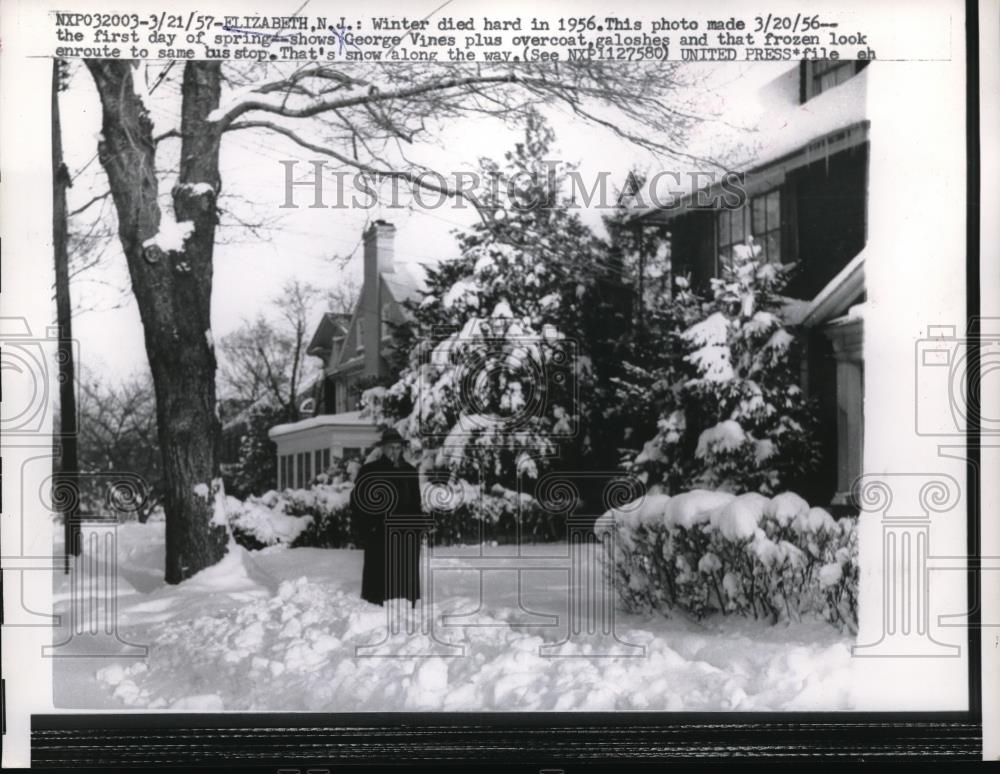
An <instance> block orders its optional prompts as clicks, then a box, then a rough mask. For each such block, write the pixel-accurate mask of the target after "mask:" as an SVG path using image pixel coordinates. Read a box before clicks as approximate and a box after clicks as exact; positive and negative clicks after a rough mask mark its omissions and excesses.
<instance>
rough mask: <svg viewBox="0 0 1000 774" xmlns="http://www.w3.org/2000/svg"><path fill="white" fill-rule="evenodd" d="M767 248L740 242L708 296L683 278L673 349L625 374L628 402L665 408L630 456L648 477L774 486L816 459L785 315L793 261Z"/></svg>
mask: <svg viewBox="0 0 1000 774" xmlns="http://www.w3.org/2000/svg"><path fill="white" fill-rule="evenodd" d="M759 257H760V247H759V246H757V245H755V244H754V243H753V241H752V238H751V239H750V240H749V242H748V244H746V245H741V246H738V247H737V248H736V249H735V250H734V255H733V258H732V260H731V261H724V262H723V269H722V276H721V277H719V278H716V279H713V280H712V290H711V297H710V298H709V299H706V300H705V301H704V302H703V303H702V302H700V301H699V299H698V298H697V296H696V295H695V294H694V293H692V292H691V291H690V289H688V288H687V286H686V285H687V283H686V281H685V280H684V279H683V278H680V279H679V284H680V287H679V288H678V291H679V292H678V293H677V296H676V297H675V299H673V300H672V301H671V302H670V303H669V304H667V305H666V308H665V310H664V312H665V315H664V317H665V319H667V320H669V321H670V322H669V323H668V328H667V329H666V330H665V331H664V333H665V336H664V339H665V341H666V342H667V345H668V349H669V350H670V352H671V353H672V357H670V356H668V357H667V362H664V363H662V364H661V365H659V366H658V367H656V368H654V369H642V368H639V367H636V366H632V368H631V373H632V379H631V380H628V379H623V380H621V381H620V383H619V398H620V399H621V400H622V401H623V402H628V403H630V404H632V405H635V406H637V408H636V409H635V410H636V411H637V413H643V412H645V413H646V415H647V416H648V414H649V413H651V412H653V411H655V412H656V414H657V417H656V432H655V434H654V436H653V437H652V438H651V439H650V440H649V441H648V442H646V443H645V444H644V446H643V448H642V451H641V452H640V453H639V454H637V455H636V456H635V457H634V458H633V459H632V460H631V466H632V468H633V470H635V471H636V472H638V473H640V474H641V475H643V476H644V477H645V478H646V479H647V481H648V483H650V484H659V485H660V486H662V487H664V488H665V489H667V490H668V491H670V492H674V491H679V490H683V489H688V488H692V487H705V488H712V489H724V490H728V491H736V492H744V491H759V492H763V493H765V494H766V493H773V492H775V491H778V490H780V489H783V488H795V487H796V486H797V485H798V484H799V483H800V482H802V480H803V478H804V476H805V475H806V474H807V473H808V472H810V471H811V470H814V469H815V467H816V465H817V463H818V446H817V444H816V443H815V442H814V441H813V438H815V420H814V412H813V406H812V404H811V403H810V402H809V401H808V400H807V399H806V398H805V396H804V395H803V392H802V390H801V388H800V387H799V385H798V379H797V373H796V370H795V368H794V364H795V362H796V356H795V341H794V339H793V337H792V335H791V334H790V333H789V332H788V331H787V330H786V329H785V327H784V326H783V324H782V320H781V314H780V308H781V296H780V290H781V288H782V287H783V285H784V283H785V274H786V270H785V268H784V267H782V266H780V265H776V264H773V263H762V262H761V261H760V260H759Z"/></svg>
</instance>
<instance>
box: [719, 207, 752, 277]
mask: <svg viewBox="0 0 1000 774" xmlns="http://www.w3.org/2000/svg"><path fill="white" fill-rule="evenodd" d="M748 220H749V219H748V218H747V207H746V206H745V205H744V206H743V207H740V209H738V210H721V211H720V212H719V214H718V218H717V220H716V240H717V241H716V244H717V245H718V250H717V251H716V252H717V253H718V255H719V260H720V261H725V262H726V263H728V262H730V261H732V259H733V246H734V245H741V244H743V243H744V242H746V241H747V235H749V233H750V230H749V227H750V224H749V223H748ZM716 273H718V272H716Z"/></svg>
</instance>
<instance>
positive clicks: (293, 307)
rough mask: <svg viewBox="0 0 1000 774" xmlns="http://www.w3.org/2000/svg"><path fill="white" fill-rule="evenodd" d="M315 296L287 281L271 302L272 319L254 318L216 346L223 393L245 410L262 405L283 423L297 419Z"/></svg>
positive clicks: (311, 290) (313, 290)
mask: <svg viewBox="0 0 1000 774" xmlns="http://www.w3.org/2000/svg"><path fill="white" fill-rule="evenodd" d="M319 298H320V294H319V290H318V289H317V288H315V287H314V286H313V285H310V284H309V283H307V282H300V281H299V280H291V281H289V282H287V283H285V285H284V287H283V288H282V289H281V292H280V293H279V294H278V295H276V296H275V297H274V298H273V299H272V305H273V310H274V312H275V313H276V314H274V315H273V316H265V315H264V314H258V315H257V316H256V317H255V318H254V319H253V320H252V321H244V322H243V324H242V325H241V326H240V327H239V328H237V329H236V330H235V331H233V332H232V333H230V334H228V335H226V336H224V337H223V338H222V340H221V341H220V342H219V353H220V355H221V361H222V365H221V369H220V370H221V377H222V388H223V393H224V394H225V396H226V397H227V398H229V399H232V400H234V401H236V402H237V405H238V404H239V403H242V404H243V405H244V406H247V407H249V406H253V405H266V406H269V407H271V408H272V409H274V410H276V411H277V412H278V414H279V415H280V416H281V417H282V419H283V421H286V422H296V421H298V420H299V418H300V417H301V414H302V412H301V405H300V401H301V399H302V391H303V389H304V388H305V387H306V386H307V385H308V382H309V380H310V379H311V378H313V377H314V376H315V375H314V374H312V373H310V369H309V365H310V364H309V361H308V355H307V353H306V347H307V345H308V344H309V337H310V336H311V335H312V330H311V329H310V323H311V322H313V321H314V320H313V318H314V317H315V314H314V307H315V306H316V302H317V301H318V300H319Z"/></svg>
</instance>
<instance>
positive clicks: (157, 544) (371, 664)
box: [53, 523, 865, 712]
mask: <svg viewBox="0 0 1000 774" xmlns="http://www.w3.org/2000/svg"><path fill="white" fill-rule="evenodd" d="M446 550H447V552H448V553H449V554H450V558H447V559H438V558H435V568H437V569H435V572H434V576H433V587H432V599H431V601H430V602H429V606H428V610H427V620H433V622H434V625H433V629H432V630H433V633H434V636H435V639H434V640H431V639H429V638H428V637H427V636H425V635H421V634H420V633H417V634H415V635H413V636H408V635H407V634H406V632H405V630H404V632H402V633H400V634H397V635H395V636H390V637H389V639H388V640H386V637H387V632H388V619H387V615H388V613H387V611H386V610H385V609H383V608H380V607H378V606H375V605H371V604H368V603H366V602H363V601H362V600H361V599H360V598H359V596H358V592H359V587H360V577H361V562H362V552H360V551H355V550H328V549H318V548H295V549H289V548H284V547H274V548H269V549H265V550H263V551H259V552H253V553H250V552H247V551H245V550H243V549H240V548H238V547H235V546H234V547H233V548H232V549H231V551H230V554H229V555H228V556H227V557H226V558H225V559H224V560H223V561H222V562H221V563H220V564H219V565H217V566H216V567H213V568H210V569H208V570H206V571H204V572H202V573H200V574H199V575H197V576H195V577H194V578H192V579H190V580H189V581H187V582H185V583H183V584H180V585H177V586H168V585H166V584H165V583H164V582H163V573H162V568H163V524H162V523H159V524H146V525H140V524H135V523H131V524H125V525H122V526H121V527H119V528H118V557H119V568H118V581H117V582H118V625H117V630H118V636H119V637H120V638H121V639H122V640H124V641H126V642H129V643H133V644H137V645H146V646H148V653H147V655H146V657H145V658H129V657H122V656H120V655H118V656H116V655H114V653H113V652H111V653H109V652H108V651H102V655H103V656H104V657H101V658H93V657H77V658H56V659H55V660H54V661H53V668H54V670H55V697H54V699H55V704H56V706H58V707H66V708H70V707H77V708H82V707H86V708H103V709H117V710H121V709H123V708H134V709H145V708H150V709H157V708H162V709H176V710H187V711H191V710H203V711H221V710H255V711H264V710H271V711H279V710H285V711H288V710H291V711H296V710H307V711H331V712H336V711H402V710H420V711H433V710H449V711H450V710H466V711H468V710H487V711H489V710H502V711H514V710H557V711H569V710H671V711H676V710H753V711H761V710H805V709H824V710H843V709H855V708H858V706H859V705H861V704H864V703H865V702H864V698H863V696H864V689H862V688H859V686H861V685H862V684H863V681H862V680H859V674H858V672H857V671H856V670H855V668H854V663H853V662H854V661H856V660H855V659H852V658H851V655H850V646H851V644H852V642H851V640H850V638H849V637H848V636H847V635H844V634H841V633H840V632H838V631H837V630H836V629H835V628H833V627H832V626H830V625H829V624H826V623H823V622H821V621H815V622H805V623H793V624H779V625H777V626H770V625H768V624H766V623H763V622H760V623H758V622H754V621H751V620H746V619H743V618H737V617H735V616H718V617H713V618H709V619H706V620H704V621H701V622H695V621H691V620H687V619H685V618H681V617H671V618H664V617H663V616H660V615H652V616H648V617H646V616H636V615H627V614H625V613H621V612H620V611H619V612H617V613H616V616H617V618H616V623H615V632H616V634H617V638H618V640H619V641H620V642H618V643H612V644H613V647H612V648H611V649H610V650H606V649H603V648H604V647H605V646H606V645H607V643H606V642H603V643H602V642H601V641H600V640H595V639H593V638H591V639H589V640H588V639H587V638H580V637H578V636H574V637H570V638H569V639H568V640H567V637H568V631H569V623H568V622H569V620H570V619H569V616H568V615H567V612H568V609H569V601H568V600H569V598H570V595H569V591H570V588H569V585H568V582H569V576H570V574H569V573H568V572H567V571H566V570H565V569H561V568H562V567H564V566H565V562H564V561H561V560H554V564H551V565H550V566H552V567H554V568H555V569H531V570H522V571H521V573H520V575H521V577H520V604H518V584H517V572H516V571H514V570H494V571H489V572H486V573H484V574H483V575H482V576H481V577H482V588H481V585H480V573H479V572H478V571H477V570H476V569H475V566H476V565H475V564H474V561H475V560H472V563H470V560H468V559H467V558H463V555H464V556H468V555H472V554H478V552H479V548H478V547H475V548H468V549H465V550H456V549H446ZM484 550H486V551H487V552H490V553H492V554H494V555H496V556H498V557H502V556H509V555H510V554H511V552H512V551H513V550H514V549H513V548H512V547H510V546H499V547H493V548H492V549H484ZM566 551H567V546H566V545H565V544H561V545H558V544H557V545H552V544H548V545H539V546H526V547H524V548H523V549H522V552H523V553H524V554H525V555H526V556H527V557H528V559H527V562H526V563H531V562H534V564H535V566H536V567H539V568H540V567H544V566H545V564H546V560H545V559H544V558H543V557H545V556H553V555H558V554H560V553H561V554H563V555H564V556H565V555H566ZM496 562H497V564H502V562H503V560H502V559H499V558H498V559H497V560H496ZM463 566H464V567H465V569H462V568H463ZM480 566H481V565H480ZM95 570H100V567H96V566H94V565H91V567H90V570H89V573H91V574H92V573H93V572H94V571H95ZM69 577H70V576H64V575H61V574H60V575H58V576H57V580H56V584H57V587H56V612H57V613H60V614H62V615H63V616H64V619H63V623H64V628H63V629H62V630H57V632H56V634H55V637H54V640H55V641H56V642H60V641H62V640H65V639H66V638H67V637H68V636H69V635H68V632H69V628H68V627H69V626H70V625H73V626H76V627H77V631H89V623H90V622H91V621H92V620H97V618H100V619H101V620H106V618H105V613H104V612H103V609H97V610H87V611H84V612H83V613H82V614H80V613H78V614H77V617H76V618H75V619H73V618H72V616H70V615H68V613H69V608H70V598H71V594H70V581H69ZM88 577H92V575H88ZM427 596H430V595H427V594H426V593H425V597H427ZM466 614H468V615H466ZM448 615H451V616H463V615H466V617H465V618H454V617H452V618H446V617H443V616H448ZM94 616H96V617H97V618H93V617H94ZM445 624H448V625H445ZM470 624H471V625H470ZM100 643H103V644H102V645H101V646H102V647H105V648H106V647H107V638H104V639H102V640H100V641H98V639H97V638H94V637H92V636H89V635H82V636H81V635H76V636H75V637H74V638H73V640H71V645H72V649H73V652H86V651H87V648H95V647H97V646H98V645H99V644H100ZM366 645H375V646H376V647H374V648H371V649H369V650H364V646H366ZM629 646H633V647H629ZM634 646H640V647H634ZM123 647H124V646H123ZM359 647H360V648H362V650H360V651H359V650H358V648H359ZM642 649H644V651H643V650H642ZM431 651H436V652H438V653H441V652H447V653H448V654H449V655H448V656H447V657H429V658H428V657H424V655H425V654H427V653H429V652H431ZM58 652H59V651H57V653H58ZM67 652H68V651H67ZM90 652H92V651H90ZM626 652H627V653H631V654H632V655H631V656H623V655H619V656H614V655H612V656H608V655H605V654H607V653H612V654H614V653H619V654H621V653H626ZM386 653H388V654H390V655H389V657H370V656H371V655H372V654H375V655H383V656H384V655H385V654H386ZM401 653H417V654H420V655H418V656H416V657H414V656H409V655H400V654H401ZM636 653H640V654H641V655H635V654H636Z"/></svg>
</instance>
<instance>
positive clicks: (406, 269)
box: [381, 263, 426, 304]
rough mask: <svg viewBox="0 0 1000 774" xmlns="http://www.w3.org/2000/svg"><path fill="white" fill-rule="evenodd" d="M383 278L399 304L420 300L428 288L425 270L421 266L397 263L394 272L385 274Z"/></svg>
mask: <svg viewBox="0 0 1000 774" xmlns="http://www.w3.org/2000/svg"><path fill="white" fill-rule="evenodd" d="M381 276H382V281H383V282H384V283H385V286H386V288H388V290H389V293H390V295H392V298H393V300H394V301H395V302H396V303H398V304H403V303H405V302H406V301H416V300H418V299H419V298H420V296H421V294H422V293H423V291H424V290H425V288H426V285H425V283H424V275H423V268H422V267H421V266H420V265H419V264H408V263H397V264H395V265H394V266H393V271H392V272H383V273H382V275H381Z"/></svg>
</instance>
